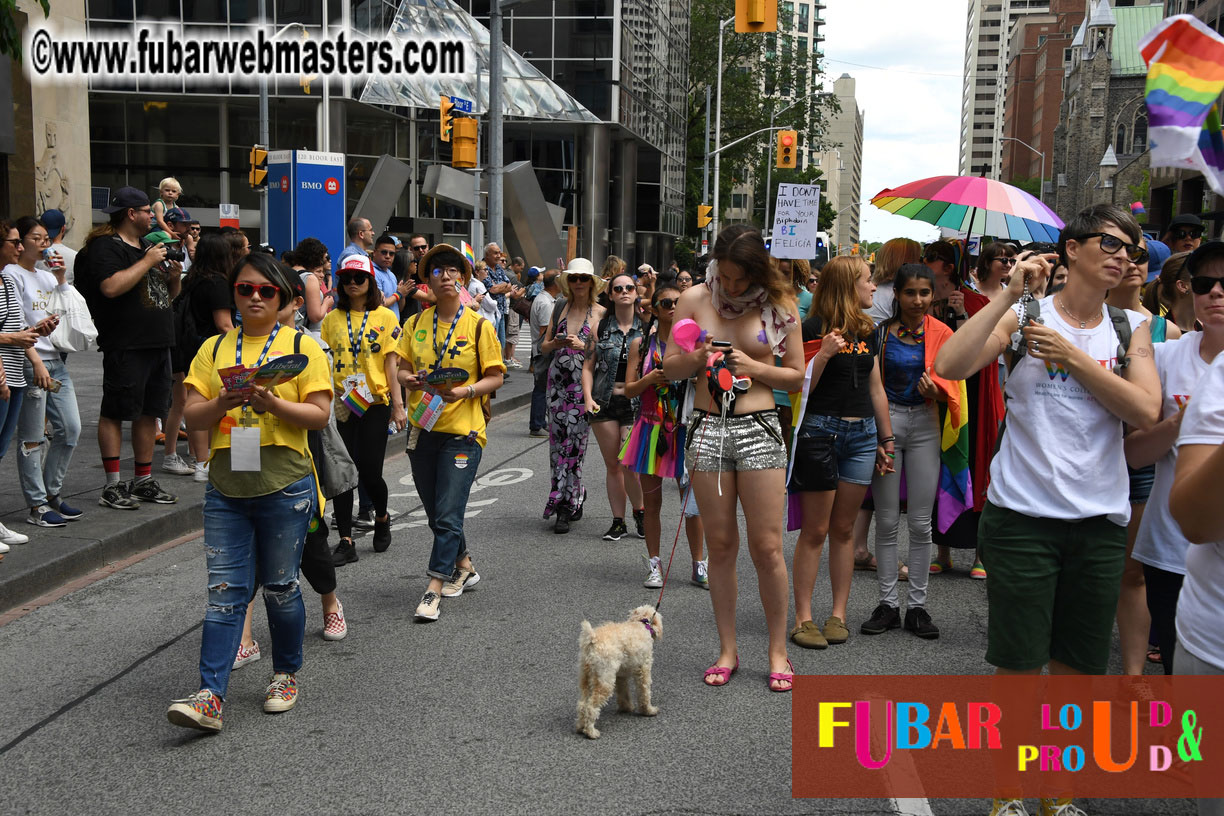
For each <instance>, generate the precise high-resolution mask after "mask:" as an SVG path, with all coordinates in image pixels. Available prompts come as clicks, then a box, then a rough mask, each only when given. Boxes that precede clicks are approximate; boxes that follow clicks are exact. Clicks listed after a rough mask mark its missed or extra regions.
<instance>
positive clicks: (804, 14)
mask: <svg viewBox="0 0 1224 816" xmlns="http://www.w3.org/2000/svg"><path fill="white" fill-rule="evenodd" d="M810 8H811V7H810V6H809V5H808V4H807V3H800V4H799V31H800V33H802V34H806V33H807V30H808V10H809V9H810Z"/></svg>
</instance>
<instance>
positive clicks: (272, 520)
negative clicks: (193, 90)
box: [167, 253, 331, 731]
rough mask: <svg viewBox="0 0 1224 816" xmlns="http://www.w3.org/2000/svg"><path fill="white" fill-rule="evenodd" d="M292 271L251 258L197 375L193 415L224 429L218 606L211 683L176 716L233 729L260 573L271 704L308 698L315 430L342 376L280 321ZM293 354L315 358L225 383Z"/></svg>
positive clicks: (210, 512) (213, 497)
mask: <svg viewBox="0 0 1224 816" xmlns="http://www.w3.org/2000/svg"><path fill="white" fill-rule="evenodd" d="M290 274H291V273H290V272H289V270H288V268H287V267H286V266H285V265H284V264H282V263H280V262H279V261H277V260H276V259H275V258H273V257H271V256H270V255H265V254H263V253H252V254H251V255H248V256H247V257H245V258H244V259H243V260H242V261H241V262H239V264H238V265H237V266H236V267H235V268H234V270H233V271H231V272H230V282H231V284H232V286H233V291H234V302H235V303H236V304H237V306H238V311H239V312H240V313H241V314H242V326H241V327H240V328H238V329H234V330H232V331H229V332H227V333H225V334H224V335H221V336H220V337H219V338H217V339H216V340H209V341H208V342H206V343H205V344H204V345H203V346H202V347H201V348H200V350H199V352H198V353H197V354H196V356H195V359H194V361H193V362H192V363H191V370H190V371H189V372H188V374H187V379H186V381H185V384H186V386H187V402H186V405H185V407H184V409H183V416H184V417H185V418H186V419H187V426H188V428H190V429H193V430H204V429H208V430H210V432H211V437H212V438H211V448H212V457H211V459H210V460H209V468H208V487H207V488H205V491H204V551H205V554H206V558H207V562H208V608H207V611H206V612H205V614H204V629H203V635H202V638H201V642H200V690H199V691H197V692H196V693H195V694H193V695H191V696H190V697H187V698H186V699H183V700H177V701H175V702H174V704H173V705H171V706H170V709H169V711H167V717H168V718H169V719H170V722H172V723H174V724H175V725H181V726H185V727H188V728H198V729H200V730H202V731H220V730H221V705H222V701H223V700H224V698H225V692H226V687H227V686H228V684H229V676H230V669H231V666H232V665H233V662H234V655H235V654H236V653H237V651H238V641H239V639H240V638H241V636H242V621H243V618H244V617H245V615H246V608H247V604H248V603H249V602H250V600H251V598H252V597H253V596H254V593H255V587H256V586H257V584H263V587H264V606H265V607H266V608H267V611H268V622H269V624H270V626H271V629H272V670H273V675H272V683H271V684H270V685H269V686H268V689H267V693H266V695H265V698H264V711H266V712H269V713H275V712H280V711H288V710H289V709H291V708H293V705H294V703H296V702H297V678H296V673H297V671H298V670H299V669H300V668H301V667H302V641H303V638H304V637H305V632H306V609H305V606H304V605H303V603H302V593H301V589H300V588H299V586H298V565H299V563H300V561H301V558H302V546H303V543H304V541H305V539H306V527H307V525H308V524H309V522H310V517H311V515H312V514H313V513H314V512H315V503H316V501H317V496H318V487H317V485H316V482H315V476H314V468H313V465H312V462H311V459H310V452H309V450H308V448H307V443H306V432H307V431H312V430H319V429H320V428H322V427H323V426H325V425H326V424H327V418H328V416H329V413H330V412H329V403H330V400H331V378H330V377H329V376H328V372H327V358H326V357H325V356H324V354H323V350H322V349H321V348H320V347H319V344H318V343H316V342H315V341H314V340H312V339H311V338H309V337H306V336H304V335H301V334H299V333H298V332H295V331H293V330H292V329H282V328H281V327H280V325H279V324H278V323H277V319H276V317H277V311H278V310H279V309H280V308H281V307H283V306H284V305H285V304H286V303H287V302H289V301H290V300H291V299H292V298H293V287H292V284H291V282H290ZM288 354H303V355H305V356H306V358H307V365H306V368H305V369H304V370H303V371H301V373H299V374H297V375H295V376H292V377H289V378H287V379H284V380H282V381H280V382H277V383H274V384H273V385H272V388H270V389H268V388H262V387H259V386H255V387H253V388H249V389H244V390H235V391H229V390H227V389H226V387H225V386H224V385H223V384H222V380H221V373H222V372H225V370H226V369H229V368H231V367H237V366H244V367H246V368H258V367H259V366H260V365H261V364H263V363H264V362H266V361H268V360H272V359H275V358H277V357H281V356H284V355H288ZM226 373H227V374H228V372H226Z"/></svg>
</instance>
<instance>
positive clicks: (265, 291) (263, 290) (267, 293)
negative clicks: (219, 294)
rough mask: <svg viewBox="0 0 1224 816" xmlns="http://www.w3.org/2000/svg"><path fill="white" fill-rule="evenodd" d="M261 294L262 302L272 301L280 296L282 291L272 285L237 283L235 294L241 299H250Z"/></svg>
mask: <svg viewBox="0 0 1224 816" xmlns="http://www.w3.org/2000/svg"><path fill="white" fill-rule="evenodd" d="M256 292H259V297H260V299H261V300H272V299H273V298H275V297H277V296H278V295H279V294H280V289H279V288H278V287H277V286H275V285H274V284H271V283H235V284H234V293H235V294H237V295H238V296H239V297H245V298H249V297H250V296H251V295H253V294H255V293H256Z"/></svg>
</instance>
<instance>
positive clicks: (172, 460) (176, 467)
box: [162, 453, 195, 476]
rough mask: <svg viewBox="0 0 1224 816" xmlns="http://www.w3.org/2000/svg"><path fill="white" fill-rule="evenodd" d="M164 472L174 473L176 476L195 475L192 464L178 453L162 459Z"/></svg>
mask: <svg viewBox="0 0 1224 816" xmlns="http://www.w3.org/2000/svg"><path fill="white" fill-rule="evenodd" d="M162 470H164V471H166V472H167V473H173V474H174V475H175V476H190V475H192V474H193V473H195V468H194V467H193V466H192V465H191V463H190V462H188V461H187V460H185V459H184V458H183V457H181V456H179V455H178V454H177V453H172V454H170V455H169V456H166V457H165V458H163V459H162Z"/></svg>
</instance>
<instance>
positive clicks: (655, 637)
mask: <svg viewBox="0 0 1224 816" xmlns="http://www.w3.org/2000/svg"><path fill="white" fill-rule="evenodd" d="M638 620H640V621H641V622H642V625H643V626H645V627H646V631H647V632H650V637H651V639H652V640H658V639H659V635H658V633H656V632H655V630H654V627H653V626H651V625H650V620H649V619H648V618H638Z"/></svg>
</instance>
